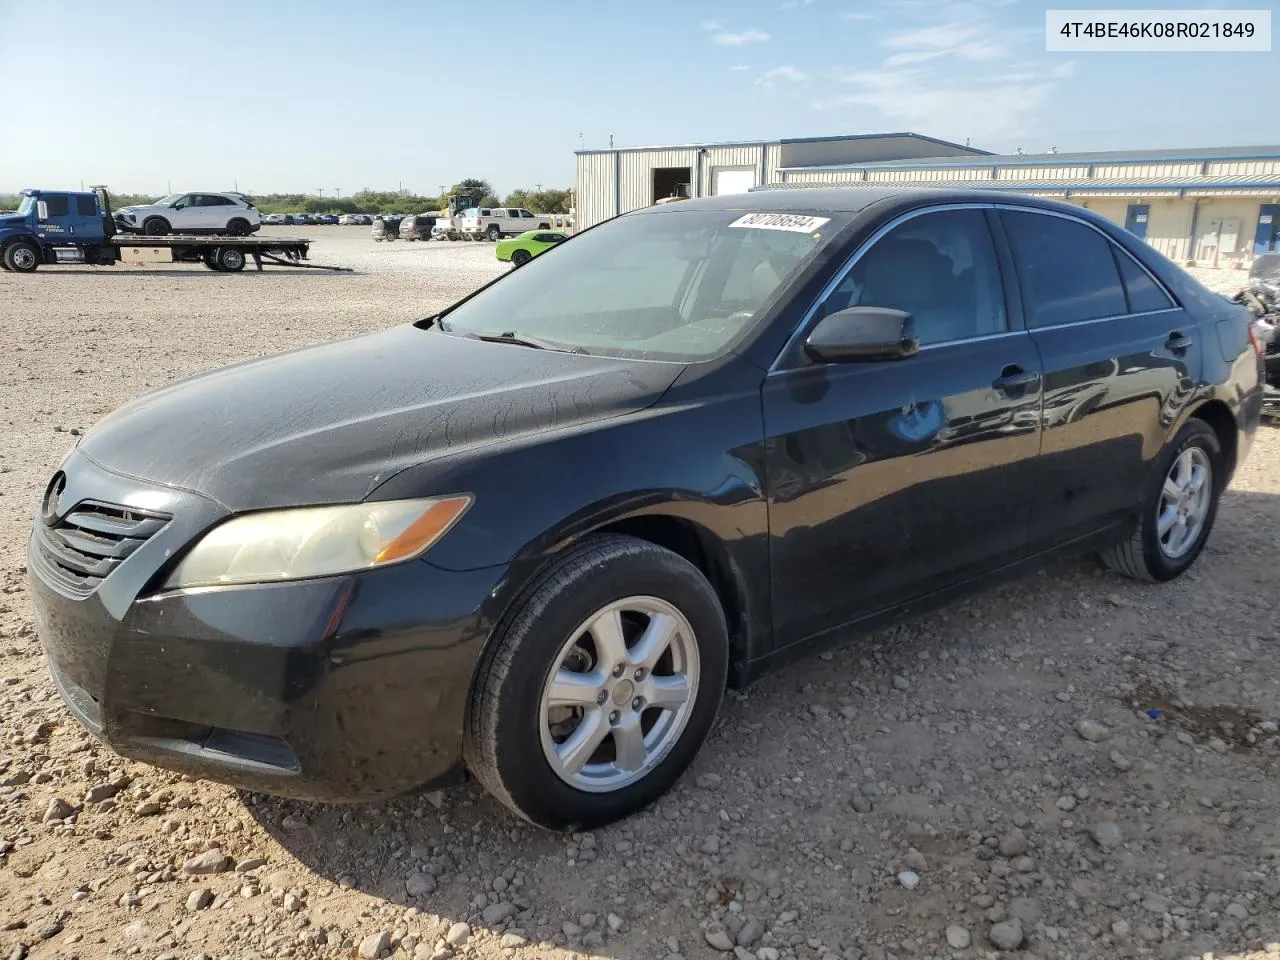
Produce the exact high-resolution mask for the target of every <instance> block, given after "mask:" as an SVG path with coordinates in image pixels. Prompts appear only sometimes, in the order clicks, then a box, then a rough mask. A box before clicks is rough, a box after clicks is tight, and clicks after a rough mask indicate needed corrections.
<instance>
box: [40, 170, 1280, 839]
mask: <svg viewBox="0 0 1280 960" xmlns="http://www.w3.org/2000/svg"><path fill="white" fill-rule="evenodd" d="M1249 324H1250V314H1249V313H1248V311H1247V310H1245V309H1244V308H1243V307H1241V306H1239V305H1237V304H1233V303H1231V302H1230V301H1228V300H1226V299H1225V298H1223V297H1220V296H1218V295H1216V294H1213V293H1211V292H1209V291H1208V290H1207V289H1206V288H1204V287H1203V286H1202V285H1200V284H1199V283H1198V282H1197V281H1195V280H1194V279H1192V278H1191V277H1190V276H1188V275H1187V274H1186V273H1185V272H1183V271H1182V270H1180V269H1179V268H1178V267H1176V266H1174V265H1173V264H1172V263H1170V262H1169V261H1168V260H1166V259H1165V258H1163V257H1162V256H1160V255H1159V254H1158V253H1156V252H1155V251H1153V250H1152V249H1151V248H1150V247H1148V246H1147V245H1146V244H1144V243H1143V242H1141V241H1140V240H1137V239H1136V238H1134V237H1133V236H1131V235H1129V234H1128V233H1126V232H1125V231H1124V230H1122V229H1120V228H1118V227H1115V226H1113V225H1112V224H1110V223H1109V222H1107V221H1105V220H1103V219H1101V218H1100V217H1098V216H1097V215H1095V214H1093V213H1091V212H1089V211H1087V210H1083V209H1080V208H1076V207H1071V206H1068V205H1065V204H1059V203H1054V202H1051V201H1042V200H1036V199H1030V198H1021V197H1013V196H1007V195H1003V194H1001V195H996V194H989V193H982V192H976V191H967V190H963V191H895V190H890V189H872V188H861V189H841V190H825V189H804V190H765V191H757V192H752V193H749V194H746V195H738V196H728V197H719V198H707V199H695V200H688V201H685V202H683V203H679V204H670V205H663V206H655V207H650V208H646V209H644V210H640V211H636V212H634V213H630V214H626V215H624V216H621V217H617V218H615V219H613V220H611V221H608V222H606V223H604V224H601V225H599V226H597V227H594V228H592V229H590V230H586V231H584V232H582V233H580V234H578V235H575V236H574V237H572V238H571V239H569V240H568V241H566V242H565V243H562V244H560V245H558V246H557V247H556V248H554V249H553V250H550V251H548V252H547V253H546V254H544V255H542V256H540V257H537V258H535V259H534V260H533V261H531V262H530V263H529V264H527V265H526V266H524V267H522V268H521V269H519V270H516V271H512V272H511V273H509V274H505V275H503V276H502V277H500V278H498V279H497V280H495V281H493V282H491V283H489V284H488V285H486V286H485V287H482V288H481V289H480V290H478V291H476V292H475V293H473V294H471V295H470V296H468V297H466V298H465V299H463V300H461V301H460V302H458V303H456V304H454V305H453V306H452V307H450V308H448V309H447V310H445V311H443V312H442V313H440V314H438V315H436V316H433V317H429V318H427V319H425V320H423V321H419V322H418V323H415V324H410V325H405V326H400V327H396V328H393V329H389V330H385V331H382V332H379V333H373V334H368V335H364V336H359V337H355V338H352V339H347V340H343V341H339V342H335V343H329V344H323V345H319V346H314V347H307V348H303V349H299V350H294V351H292V352H289V353H284V354H281V355H278V356H272V357H266V358H261V359H255V360H250V361H247V362H244V363H240V364H236V365H233V366H230V367H226V368H223V369H220V370H215V371H212V372H209V373H205V374H201V375H198V376H194V377H191V378H188V379H185V380H182V381H178V382H175V383H173V384H170V385H168V386H166V387H163V388H161V389H158V390H155V391H153V392H151V393H148V394H145V395H144V396H142V397H140V398H138V399H137V400H135V401H133V402H131V403H129V404H126V405H125V406H123V407H121V408H120V409H118V410H116V411H115V412H113V413H111V414H110V415H108V416H107V417H106V418H104V419H103V420H102V421H100V422H99V423H98V424H97V425H96V426H94V427H93V428H92V429H90V430H89V431H88V432H87V433H86V435H85V436H83V437H82V438H81V439H80V441H79V443H78V444H77V446H76V447H75V449H73V450H72V451H71V452H70V453H69V454H68V455H67V457H66V458H65V459H64V461H63V463H62V464H61V466H60V468H59V469H58V471H57V473H56V474H55V475H54V477H53V478H52V480H51V481H50V484H49V487H48V490H47V493H46V495H45V497H44V499H43V501H42V503H41V505H40V508H39V513H38V516H37V517H36V519H35V522H34V524H33V529H32V535H31V539H30V543H29V560H30V562H29V569H30V577H31V591H32V595H33V599H34V605H35V609H36V620H37V627H38V632H39V635H40V637H41V640H42V642H43V645H44V648H45V651H46V653H47V655H48V660H49V664H50V667H51V670H52V673H53V676H54V679H55V681H56V684H57V687H58V690H59V692H60V693H61V695H62V697H63V698H64V700H65V701H66V702H67V704H68V705H69V707H70V709H71V710H72V712H73V713H74V714H75V715H76V717H78V718H79V720H80V721H81V722H82V723H84V724H85V725H86V726H87V727H89V728H90V729H91V730H93V731H94V732H95V733H96V734H97V735H98V736H100V737H101V738H102V739H103V740H105V742H106V743H107V744H109V745H110V746H111V747H112V748H114V749H115V750H116V751H117V752H119V753H120V754H122V755H124V756H127V757H131V758H135V759H139V760H143V761H147V762H150V763H154V764H156V765H159V766H162V767H166V768H170V769H174V770H179V771H183V772H186V773H189V774H191V775H194V776H199V777H206V778H209V779H213V780H218V781H222V782H226V783H231V784H235V785H237V786H240V787H243V788H246V789H250V790H256V791H262V792H267V793H273V794H280V795H287V796H294V797H300V798H305V799H314V800H322V801H337V802H353V801H361V800H373V799H380V798H387V797H394V796H398V795H402V794H406V793H410V792H413V791H417V790H420V789H423V788H427V787H431V786H436V785H440V784H444V783H448V782H450V781H453V780H456V779H457V778H458V777H459V776H460V775H461V774H462V773H463V771H464V770H469V771H470V772H471V774H472V775H474V776H475V777H476V778H477V779H478V780H480V781H481V782H482V783H483V784H484V785H485V786H486V787H487V788H488V789H489V790H490V791H491V792H492V793H493V794H494V795H495V796H496V797H497V798H498V799H500V800H501V801H502V802H503V803H505V804H506V805H507V806H509V807H510V808H511V809H513V810H514V811H516V812H517V813H519V814H520V815H522V816H524V817H526V818H527V819H529V820H531V821H532V822H534V823H537V824H540V825H543V826H546V827H550V828H555V829H571V828H578V827H585V826H589V825H591V824H599V823H603V822H607V821H610V820H613V819H616V818H618V817H621V816H625V815H627V814H629V813H631V812H633V811H635V810H637V809H639V808H641V807H643V806H645V805H646V804H648V803H649V802H651V801H652V800H654V799H655V798H656V797H658V796H659V795H660V794H662V793H663V792H664V791H665V790H666V789H667V788H668V787H669V786H670V785H671V784H672V783H673V782H674V781H675V780H676V779H677V778H678V777H679V776H680V775H681V773H682V771H683V770H684V769H685V767H686V766H687V765H688V763H689V762H690V760H691V759H692V757H693V756H694V754H695V752H696V751H697V750H698V748H699V746H700V745H701V743H702V741H703V739H704V738H705V736H706V734H707V732H708V730H709V729H710V727H711V724H712V722H713V720H714V718H715V715H716V712H717V710H718V708H719V704H720V701H721V698H722V695H723V692H724V690H725V688H726V686H728V687H733V688H741V687H743V686H745V685H747V684H749V683H751V682H752V681H753V680H755V679H756V678H757V677H759V676H761V675H762V674H763V673H765V672H766V671H768V670H769V669H770V668H773V667H776V666H777V665H778V664H780V663H782V662H783V661H785V660H787V659H789V658H791V657H793V656H795V655H797V654H799V653H801V652H802V651H806V650H810V649H813V648H814V647H815V646H818V645H821V644H823V643H827V642H832V641H835V640H840V639H843V638H845V637H847V636H849V635H850V633H851V631H853V630H856V629H869V628H872V627H874V626H876V625H878V624H882V623H884V622H886V621H888V620H890V619H892V618H895V617H900V616H903V615H907V614H912V613H915V612H917V611H920V610H923V609H926V608H928V607H930V606H933V605H936V604H938V603H940V602H943V601H945V600H946V599H947V598H950V597H953V596H956V595H959V594H963V593H965V592H968V591H971V590H975V589H978V588H979V587H981V586H983V585H985V584H989V583H991V582H993V581H995V580H997V579H999V578H1002V577H1006V576H1009V575H1012V574H1015V573H1017V572H1019V571H1022V570H1025V569H1027V568H1029V567H1032V566H1034V565H1037V564H1041V563H1043V562H1045V561H1046V560H1047V559H1049V558H1052V557H1057V556H1062V555H1069V554H1088V553H1098V554H1100V555H1101V557H1102V558H1103V559H1104V560H1105V562H1106V563H1107V564H1108V565H1109V566H1110V567H1111V568H1113V569H1114V570H1117V571H1119V572H1120V573H1122V574H1125V575H1128V576H1131V577H1136V578H1139V579H1145V580H1148V581H1167V580H1171V579H1173V578H1175V577H1177V576H1178V575H1180V574H1181V573H1182V572H1183V571H1185V570H1186V569H1187V568H1188V567H1189V566H1190V565H1191V563H1192V562H1193V561H1194V560H1195V559H1196V557H1197V555H1198V554H1199V553H1200V551H1201V548H1202V547H1203V545H1204V543H1205V540H1206V538H1207V537H1208V536H1209V533H1210V530H1211V528H1212V525H1213V520H1214V516H1215V512H1216V509H1217V505H1218V502H1219V497H1220V495H1221V493H1222V491H1223V489H1224V488H1225V486H1226V485H1227V483H1228V481H1229V480H1230V478H1231V476H1232V473H1233V471H1234V470H1235V468H1236V466H1237V464H1239V463H1240V461H1241V460H1242V459H1243V458H1244V457H1245V455H1246V453H1247V451H1248V449H1249V445H1250V443H1251V441H1252V438H1253V436H1254V433H1255V430H1256V427H1257V424H1258V420H1259V415H1260V407H1261V398H1262V388H1261V383H1262V381H1261V371H1262V359H1261V356H1260V351H1259V349H1258V346H1257V344H1256V342H1254V341H1253V340H1252V339H1251V336H1250V332H1249ZM1153 589H1157V588H1153Z"/></svg>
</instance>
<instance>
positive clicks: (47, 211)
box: [36, 193, 80, 244]
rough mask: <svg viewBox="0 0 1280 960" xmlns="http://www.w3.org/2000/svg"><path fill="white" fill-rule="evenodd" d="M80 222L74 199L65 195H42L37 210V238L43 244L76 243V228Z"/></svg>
mask: <svg viewBox="0 0 1280 960" xmlns="http://www.w3.org/2000/svg"><path fill="white" fill-rule="evenodd" d="M79 222H80V218H79V216H78V215H77V213H76V209H75V198H74V197H69V196H67V195H66V194H65V193H42V194H40V202H39V206H38V207H37V208H36V237H38V238H39V239H40V241H41V242H42V243H49V244H69V243H75V240H76V236H75V228H76V224H77V223H79Z"/></svg>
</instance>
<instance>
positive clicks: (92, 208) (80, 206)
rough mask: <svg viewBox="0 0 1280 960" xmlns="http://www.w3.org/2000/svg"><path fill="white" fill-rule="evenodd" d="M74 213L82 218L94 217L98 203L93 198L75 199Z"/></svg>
mask: <svg viewBox="0 0 1280 960" xmlns="http://www.w3.org/2000/svg"><path fill="white" fill-rule="evenodd" d="M76 213H77V214H79V215H80V216H82V217H96V216H97V215H98V202H97V201H96V200H94V199H93V197H76Z"/></svg>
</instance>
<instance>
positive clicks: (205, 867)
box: [182, 850, 231, 876]
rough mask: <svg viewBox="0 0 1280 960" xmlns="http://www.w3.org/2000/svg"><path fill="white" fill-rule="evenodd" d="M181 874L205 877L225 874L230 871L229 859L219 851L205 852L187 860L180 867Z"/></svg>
mask: <svg viewBox="0 0 1280 960" xmlns="http://www.w3.org/2000/svg"><path fill="white" fill-rule="evenodd" d="M182 869H183V872H185V873H188V874H190V875H192V876H205V875H207V874H211V873H225V872H226V871H227V870H229V869H231V858H230V857H228V856H227V855H226V854H225V853H223V852H222V851H221V850H206V851H205V852H204V853H199V854H196V855H195V856H194V857H190V858H188V860H187V862H186V863H184V864H183V865H182Z"/></svg>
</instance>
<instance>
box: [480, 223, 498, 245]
mask: <svg viewBox="0 0 1280 960" xmlns="http://www.w3.org/2000/svg"><path fill="white" fill-rule="evenodd" d="M484 235H485V237H486V239H488V241H489V242H490V243H497V242H498V241H499V240H501V239H502V228H501V227H499V226H498V225H497V224H496V223H491V224H489V228H488V229H487V230H485V232H484Z"/></svg>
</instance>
